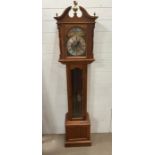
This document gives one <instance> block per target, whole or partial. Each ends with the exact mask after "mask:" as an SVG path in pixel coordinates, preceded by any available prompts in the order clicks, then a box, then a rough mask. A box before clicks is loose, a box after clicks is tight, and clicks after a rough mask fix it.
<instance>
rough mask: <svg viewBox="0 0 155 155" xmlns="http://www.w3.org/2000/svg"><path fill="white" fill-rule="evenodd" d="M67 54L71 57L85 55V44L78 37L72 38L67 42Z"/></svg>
mask: <svg viewBox="0 0 155 155" xmlns="http://www.w3.org/2000/svg"><path fill="white" fill-rule="evenodd" d="M67 49H68V53H69V54H70V55H71V56H83V55H85V49H86V43H85V40H84V39H83V38H82V37H80V36H77V35H75V36H73V37H71V38H70V39H69V40H68V42H67Z"/></svg>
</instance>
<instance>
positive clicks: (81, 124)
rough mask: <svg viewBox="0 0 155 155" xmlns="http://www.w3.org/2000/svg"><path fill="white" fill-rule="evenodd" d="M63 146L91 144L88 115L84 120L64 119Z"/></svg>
mask: <svg viewBox="0 0 155 155" xmlns="http://www.w3.org/2000/svg"><path fill="white" fill-rule="evenodd" d="M65 128H66V135H65V147H76V146H91V140H90V120H89V115H88V114H87V117H86V119H85V120H69V119H68V117H67V114H66V120H65Z"/></svg>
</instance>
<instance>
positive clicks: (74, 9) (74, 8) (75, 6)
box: [73, 1, 78, 15]
mask: <svg viewBox="0 0 155 155" xmlns="http://www.w3.org/2000/svg"><path fill="white" fill-rule="evenodd" d="M73 3H74V6H73V11H74V14H75V15H76V12H77V10H78V7H77V5H78V3H77V2H76V1H73Z"/></svg>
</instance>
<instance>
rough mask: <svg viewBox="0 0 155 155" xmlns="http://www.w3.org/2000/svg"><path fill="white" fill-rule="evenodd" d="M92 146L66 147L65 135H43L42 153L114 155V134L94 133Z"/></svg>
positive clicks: (47, 154) (52, 154) (55, 154)
mask: <svg viewBox="0 0 155 155" xmlns="http://www.w3.org/2000/svg"><path fill="white" fill-rule="evenodd" d="M91 137H92V146H90V147H69V148H68V147H67V148H65V147H64V135H55V134H52V135H43V154H42V155H112V134H111V133H104V134H92V135H91Z"/></svg>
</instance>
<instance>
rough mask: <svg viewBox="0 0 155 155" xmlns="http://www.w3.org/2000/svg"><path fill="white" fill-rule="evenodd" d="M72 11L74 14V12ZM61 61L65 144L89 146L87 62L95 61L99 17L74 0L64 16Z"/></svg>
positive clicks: (59, 19) (60, 28) (60, 21)
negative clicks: (64, 78) (65, 102)
mask: <svg viewBox="0 0 155 155" xmlns="http://www.w3.org/2000/svg"><path fill="white" fill-rule="evenodd" d="M71 13H72V15H71ZM78 13H79V14H78ZM54 18H55V19H56V20H57V26H58V31H59V43H60V44H59V46H60V57H59V62H61V63H63V64H66V75H67V95H68V112H67V113H66V118H65V132H66V134H65V146H66V147H71V146H90V145H91V138H90V119H89V114H88V112H87V65H88V64H90V63H92V62H93V61H94V56H93V37H94V27H95V20H96V19H97V16H96V15H95V13H94V16H90V15H89V14H88V12H87V11H86V10H85V9H84V8H83V7H81V6H78V4H77V2H76V1H74V5H73V6H70V7H68V8H66V9H65V11H64V12H63V14H62V15H61V16H58V14H56V17H54Z"/></svg>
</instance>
